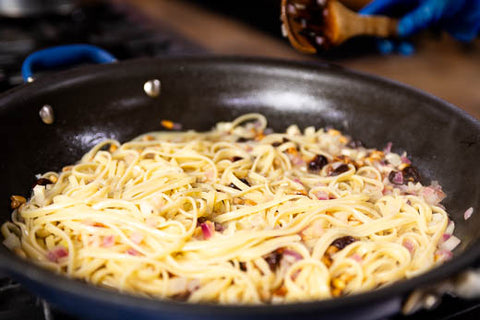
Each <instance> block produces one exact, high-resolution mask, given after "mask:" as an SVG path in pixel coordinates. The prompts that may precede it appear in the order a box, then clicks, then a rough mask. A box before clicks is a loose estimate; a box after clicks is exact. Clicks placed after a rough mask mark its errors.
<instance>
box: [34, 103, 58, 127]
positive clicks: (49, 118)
mask: <svg viewBox="0 0 480 320" xmlns="http://www.w3.org/2000/svg"><path fill="white" fill-rule="evenodd" d="M38 114H39V115H40V118H41V119H42V121H43V123H45V124H52V123H53V121H54V120H55V116H54V114H53V109H52V107H51V106H49V105H48V104H46V105H44V106H43V107H42V108H41V109H40V112H39V113H38Z"/></svg>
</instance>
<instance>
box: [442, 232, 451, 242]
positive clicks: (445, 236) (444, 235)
mask: <svg viewBox="0 0 480 320" xmlns="http://www.w3.org/2000/svg"><path fill="white" fill-rule="evenodd" d="M451 236H452V235H451V234H448V233H444V234H443V236H442V241H447V240H448V239H450V237H451Z"/></svg>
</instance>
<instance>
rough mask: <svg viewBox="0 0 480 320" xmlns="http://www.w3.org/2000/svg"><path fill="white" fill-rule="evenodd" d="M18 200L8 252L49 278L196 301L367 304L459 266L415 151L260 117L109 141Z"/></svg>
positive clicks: (437, 191) (5, 229)
mask: <svg viewBox="0 0 480 320" xmlns="http://www.w3.org/2000/svg"><path fill="white" fill-rule="evenodd" d="M38 178H39V179H38V181H37V185H36V186H35V187H34V188H33V192H32V195H31V197H30V199H29V200H28V201H26V199H25V198H23V197H20V196H13V197H12V200H13V201H12V207H13V208H14V211H13V213H12V222H6V223H4V224H3V226H2V229H1V231H2V234H3V236H4V237H5V241H4V244H5V245H6V246H7V247H9V248H10V249H11V250H13V251H14V252H16V253H17V254H18V255H20V256H23V257H24V258H27V259H30V260H33V261H34V262H35V263H37V264H39V265H41V266H44V267H46V268H49V269H52V270H55V271H56V272H58V273H61V274H65V275H67V276H69V277H72V278H78V279H83V280H85V281H87V282H89V283H92V284H95V285H99V286H103V287H110V288H114V289H117V290H120V291H123V292H129V293H133V294H138V295H144V296H149V297H160V298H173V299H180V300H185V301H188V302H215V303H222V304H238V303H250V304H258V303H283V302H293V301H306V300H313V299H326V298H330V297H338V296H342V295H348V294H352V293H357V292H362V291H365V290H370V289H374V288H378V287H380V286H385V285H388V284H391V283H392V282H394V281H397V280H401V279H405V278H410V277H413V276H416V275H418V274H420V273H423V272H425V271H427V270H429V269H430V268H432V267H434V266H435V265H437V264H439V263H441V262H443V261H445V260H446V259H448V258H450V257H451V250H453V248H454V247H455V246H456V245H458V242H459V240H458V238H456V237H454V236H453V235H452V233H453V228H454V225H453V222H451V221H450V220H449V218H448V216H447V213H446V211H445V209H444V208H443V206H442V205H441V204H440V201H441V200H442V199H443V197H444V194H443V192H442V191H441V188H440V186H439V185H438V184H437V183H435V182H433V183H432V184H431V185H430V186H423V185H422V184H421V183H420V182H419V179H420V177H419V174H418V172H417V170H416V169H415V168H414V167H413V166H412V165H411V164H410V160H409V159H408V158H407V156H406V154H403V155H399V154H396V153H394V152H392V151H391V144H389V145H387V147H386V148H385V149H384V150H383V151H379V150H375V149H367V148H365V147H363V146H361V144H360V143H358V142H356V141H354V140H351V139H350V138H348V137H346V136H344V135H342V134H341V133H340V132H339V131H337V130H334V129H329V130H324V129H320V130H316V129H315V128H313V127H308V128H306V129H304V130H303V132H302V131H301V130H300V129H299V128H298V127H297V126H296V125H292V126H290V127H289V128H288V129H287V130H286V132H285V133H273V132H272V131H271V130H270V129H267V121H266V119H265V117H264V116H262V115H259V114H247V115H244V116H241V117H239V118H237V119H236V120H234V121H233V122H222V123H218V124H217V125H216V127H215V128H214V129H213V130H211V131H209V132H204V133H198V132H194V131H188V132H154V133H149V134H146V135H143V136H140V137H138V138H136V139H134V140H132V141H129V142H126V143H124V144H120V143H119V142H117V141H114V140H106V141H104V142H102V143H100V144H98V145H97V146H95V147H94V148H93V149H92V150H91V151H89V152H88V153H87V154H85V155H84V156H83V158H82V159H81V160H80V161H79V162H78V163H77V164H75V165H71V166H67V167H64V168H63V170H62V172H60V173H56V172H47V173H45V174H43V175H42V176H41V177H38Z"/></svg>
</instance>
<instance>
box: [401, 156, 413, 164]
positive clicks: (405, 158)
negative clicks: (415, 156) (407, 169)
mask: <svg viewBox="0 0 480 320" xmlns="http://www.w3.org/2000/svg"><path fill="white" fill-rule="evenodd" d="M400 159H401V160H402V163H405V164H412V162H411V161H410V159H408V158H407V157H406V156H401V157H400Z"/></svg>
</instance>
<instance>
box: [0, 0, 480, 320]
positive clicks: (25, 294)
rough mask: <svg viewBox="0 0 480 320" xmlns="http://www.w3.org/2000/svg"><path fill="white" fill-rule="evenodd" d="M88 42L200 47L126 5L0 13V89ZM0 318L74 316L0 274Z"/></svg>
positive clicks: (122, 52) (140, 52) (432, 314)
mask: <svg viewBox="0 0 480 320" xmlns="http://www.w3.org/2000/svg"><path fill="white" fill-rule="evenodd" d="M69 43H90V44H93V45H97V46H99V47H101V48H104V49H106V50H108V51H109V52H111V53H112V54H113V55H115V56H116V57H117V58H118V59H119V60H124V59H128V58H135V57H157V56H164V55H180V54H181V55H186V54H187V55H188V54H198V53H205V52H206V50H205V49H203V48H201V47H200V46H199V45H197V44H195V43H192V42H190V41H188V40H186V39H184V38H182V37H181V36H179V35H178V34H175V33H174V32H172V31H171V30H169V29H168V28H166V27H162V25H161V22H160V23H158V22H156V23H155V26H152V25H150V24H149V23H148V19H145V18H144V17H142V16H138V15H136V13H135V12H133V11H131V9H129V8H120V7H118V6H117V7H115V6H112V5H110V4H105V3H100V4H99V3H95V4H93V5H90V6H80V7H78V8H76V9H75V10H74V11H73V12H72V13H71V14H69V15H63V16H59V15H51V16H42V17H37V18H29V19H10V18H1V19H0V92H3V91H5V90H7V89H9V88H12V87H14V86H17V85H19V84H21V83H22V77H21V74H20V68H21V64H22V61H23V60H24V59H25V58H26V56H28V55H29V54H30V53H32V52H33V51H35V50H39V49H42V48H46V47H50V46H55V45H61V44H69ZM479 318H480V302H479V301H476V302H475V301H474V302H472V301H466V300H463V299H458V298H454V297H449V296H447V297H444V299H443V302H442V303H441V304H440V306H439V307H437V308H436V309H434V310H431V311H420V312H418V313H416V314H414V315H412V316H407V317H404V316H395V317H393V318H392V320H400V319H404V320H417V319H425V320H429V319H440V320H447V319H448V320H459V319H479ZM0 319H2V320H10V319H22V320H23V319H24V320H34V319H44V320H76V319H78V318H76V317H74V316H71V315H67V314H66V313H64V312H61V311H59V310H58V309H56V308H54V307H52V306H50V305H49V304H48V303H46V302H45V301H44V300H42V299H40V298H38V297H36V296H35V295H33V294H31V293H30V292H29V291H28V290H27V289H25V288H24V287H23V286H21V285H20V284H18V283H16V282H15V281H14V280H12V279H9V278H7V277H2V276H1V275H0Z"/></svg>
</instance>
